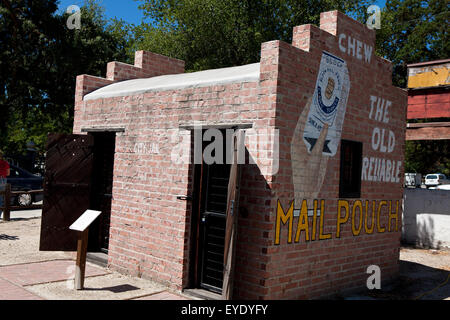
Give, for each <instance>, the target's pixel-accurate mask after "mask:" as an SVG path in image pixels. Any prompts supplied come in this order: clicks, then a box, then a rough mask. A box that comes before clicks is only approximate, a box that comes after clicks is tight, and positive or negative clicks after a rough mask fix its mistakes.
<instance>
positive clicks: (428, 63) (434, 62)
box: [406, 59, 450, 68]
mask: <svg viewBox="0 0 450 320" xmlns="http://www.w3.org/2000/svg"><path fill="white" fill-rule="evenodd" d="M448 62H450V59H443V60H434V61H427V62H419V63H412V64H407V65H406V66H407V67H408V68H412V67H422V66H431V65H435V64H442V63H448Z"/></svg>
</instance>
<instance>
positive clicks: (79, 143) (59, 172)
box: [39, 134, 94, 251]
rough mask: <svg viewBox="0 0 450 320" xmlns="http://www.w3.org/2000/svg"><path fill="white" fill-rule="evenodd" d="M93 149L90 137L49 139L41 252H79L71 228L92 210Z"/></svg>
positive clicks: (69, 136) (57, 136) (61, 135)
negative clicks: (86, 212)
mask: <svg viewBox="0 0 450 320" xmlns="http://www.w3.org/2000/svg"><path fill="white" fill-rule="evenodd" d="M93 147H94V138H93V137H92V136H90V135H66V134H50V135H49V137H48V140H47V145H46V150H47V155H46V172H45V180H44V181H45V183H44V205H43V210H42V223H41V238H40V245H39V250H40V251H76V249H77V234H76V232H74V231H71V230H69V226H70V225H71V224H72V223H73V222H75V220H77V219H78V218H79V217H80V216H81V215H82V214H83V213H84V212H85V211H86V210H87V209H89V204H90V186H91V174H92V168H93V159H94V155H93Z"/></svg>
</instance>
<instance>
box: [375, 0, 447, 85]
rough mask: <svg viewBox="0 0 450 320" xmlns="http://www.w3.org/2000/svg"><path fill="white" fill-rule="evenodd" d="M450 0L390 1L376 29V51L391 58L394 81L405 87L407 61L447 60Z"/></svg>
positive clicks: (408, 62) (388, 0)
mask: <svg viewBox="0 0 450 320" xmlns="http://www.w3.org/2000/svg"><path fill="white" fill-rule="evenodd" d="M449 19H450V12H449V3H448V1H447V0H428V1H423V0H387V1H386V7H385V8H383V10H382V13H381V30H377V53H378V55H380V56H382V57H384V58H386V59H388V60H390V61H392V63H393V65H394V72H393V83H394V84H395V85H397V86H399V87H403V88H405V87H406V84H407V64H411V63H416V62H425V61H432V60H439V59H447V58H448V57H449V56H450V42H449V37H448V26H449Z"/></svg>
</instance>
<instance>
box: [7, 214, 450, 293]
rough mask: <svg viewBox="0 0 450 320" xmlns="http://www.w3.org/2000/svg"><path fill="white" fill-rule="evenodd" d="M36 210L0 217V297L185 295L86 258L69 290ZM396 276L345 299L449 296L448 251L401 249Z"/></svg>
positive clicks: (66, 264)
mask: <svg viewBox="0 0 450 320" xmlns="http://www.w3.org/2000/svg"><path fill="white" fill-rule="evenodd" d="M39 217H40V211H36V210H34V211H20V212H19V211H18V212H12V213H11V218H12V220H11V221H10V222H3V221H0V300H42V299H47V300H135V299H136V300H186V299H192V298H191V297H188V296H186V295H184V294H182V293H179V292H171V291H170V290H169V289H168V288H165V287H163V286H161V285H160V284H157V283H155V282H152V281H148V280H144V279H139V278H132V277H127V276H124V275H120V274H118V273H115V272H111V271H110V270H108V269H106V268H103V267H99V266H96V265H93V264H90V263H87V267H86V276H87V278H86V280H85V290H83V291H76V290H74V289H73V278H74V270H75V262H74V258H75V255H74V254H73V253H64V252H39V247H38V246H39V235H40V219H39ZM400 259H401V260H400V271H401V275H400V277H399V278H398V280H397V281H395V282H394V283H392V284H390V285H389V286H386V287H383V288H382V290H380V291H376V292H375V291H374V292H363V293H361V294H360V295H352V296H350V297H347V298H348V299H359V300H361V299H364V300H365V299H374V300H376V299H383V300H384V299H388V300H394V299H424V300H426V299H433V300H444V299H445V300H450V250H449V249H443V250H439V251H437V250H421V249H414V248H403V249H402V250H401V253H400Z"/></svg>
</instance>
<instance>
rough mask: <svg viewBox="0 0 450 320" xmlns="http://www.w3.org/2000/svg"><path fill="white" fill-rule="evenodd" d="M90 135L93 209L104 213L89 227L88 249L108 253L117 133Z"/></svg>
mask: <svg viewBox="0 0 450 320" xmlns="http://www.w3.org/2000/svg"><path fill="white" fill-rule="evenodd" d="M90 135H92V136H93V137H94V148H93V153H94V162H93V170H92V181H91V194H90V205H91V209H92V210H98V211H101V212H102V214H101V215H100V217H99V218H98V219H97V220H96V221H95V222H94V223H93V224H92V225H91V227H90V228H89V247H88V251H89V252H101V253H104V254H108V249H109V229H110V221H111V202H112V188H113V173H114V154H115V148H116V133H115V132H95V133H90Z"/></svg>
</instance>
